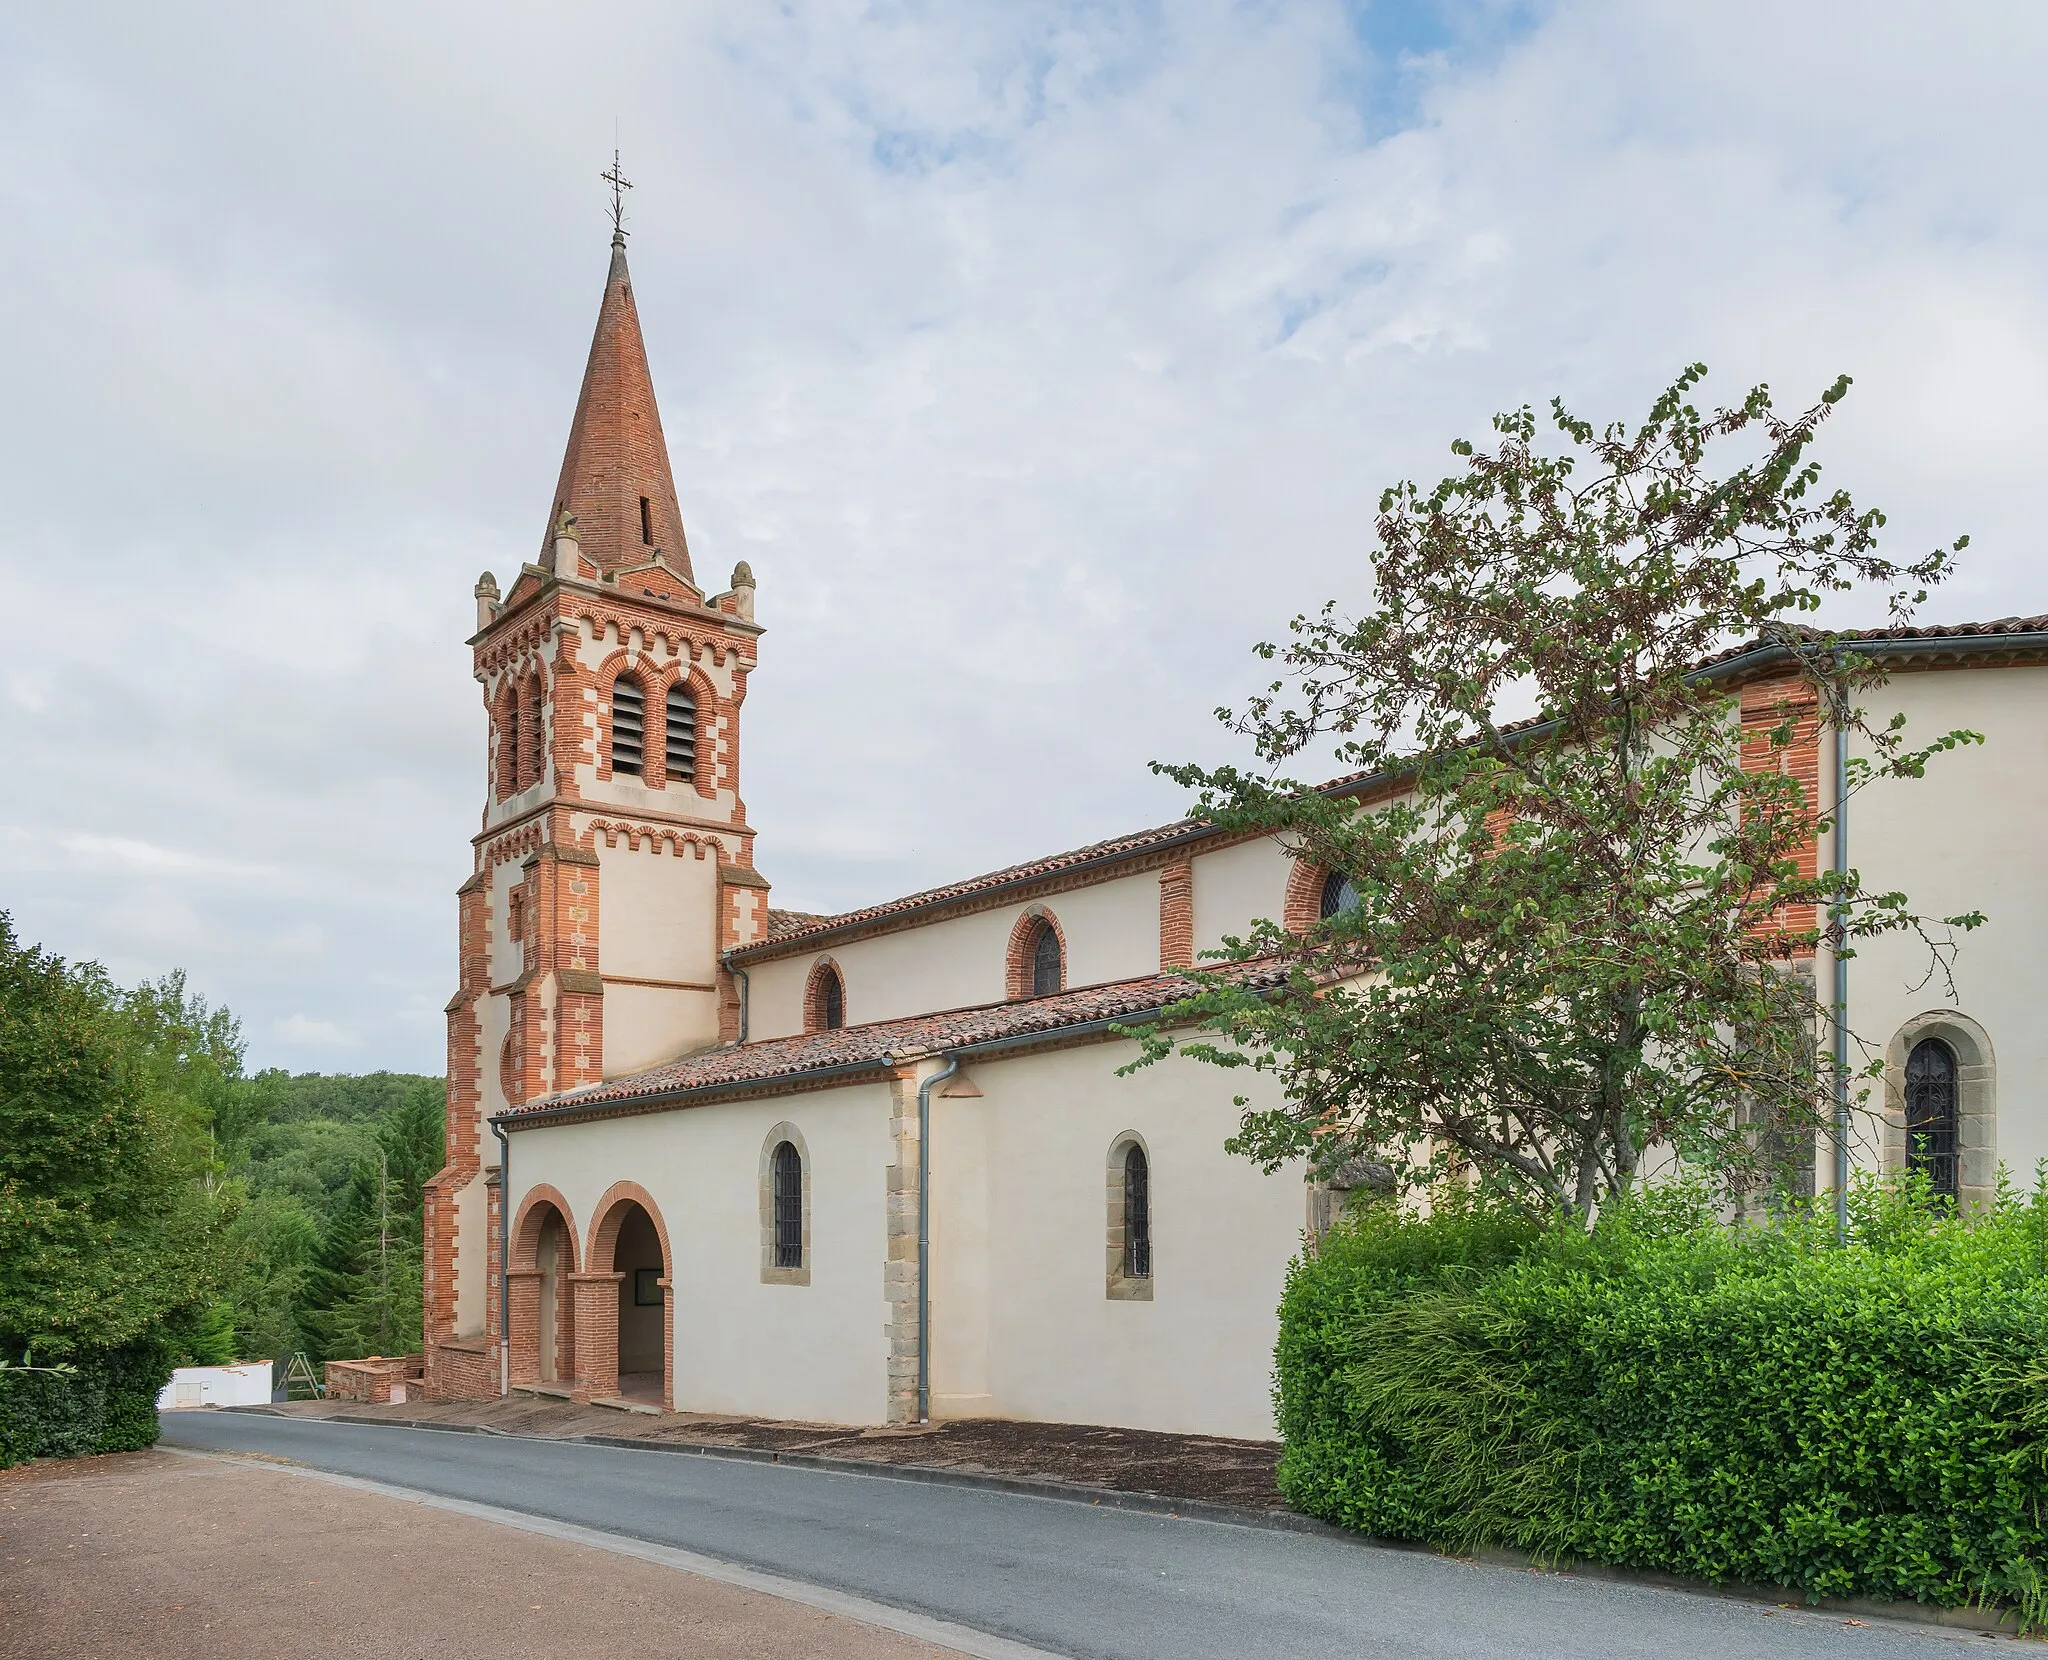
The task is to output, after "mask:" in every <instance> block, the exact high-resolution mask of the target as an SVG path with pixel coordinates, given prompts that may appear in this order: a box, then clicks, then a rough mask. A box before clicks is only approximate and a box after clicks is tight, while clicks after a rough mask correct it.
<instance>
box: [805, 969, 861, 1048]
mask: <svg viewBox="0 0 2048 1660" xmlns="http://www.w3.org/2000/svg"><path fill="white" fill-rule="evenodd" d="M827 980H837V981H838V982H839V1024H840V1025H842V1026H845V1025H848V1024H850V1022H849V1021H848V1020H847V1018H846V972H845V970H843V969H842V968H840V966H839V964H838V963H837V962H835V961H834V960H833V959H832V958H830V957H820V958H819V959H818V960H817V961H816V962H814V963H812V964H811V970H810V973H809V974H808V975H807V976H806V977H805V979H804V1030H805V1031H806V1032H822V1031H824V1030H826V1026H825V985H826V982H827Z"/></svg>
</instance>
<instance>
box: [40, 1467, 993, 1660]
mask: <svg viewBox="0 0 2048 1660" xmlns="http://www.w3.org/2000/svg"><path fill="white" fill-rule="evenodd" d="M444 1439H446V1438H445V1437H444ZM952 1652H953V1651H951V1650H943V1649H938V1648H934V1647H933V1646H932V1645H931V1644H930V1643H928V1642H919V1641H916V1640H914V1639H912V1638H910V1637H907V1636H903V1635H899V1634H897V1633H895V1632H891V1631H882V1630H878V1629H876V1628H875V1627H874V1626H871V1625H867V1624H864V1623H861V1622H859V1621H856V1620H854V1619H850V1618H847V1617H846V1616H845V1615H844V1614H835V1613H831V1612H827V1611H823V1610H820V1609H816V1608H810V1607H804V1606H801V1605H799V1604H797V1603H793V1602H789V1601H785V1600H783V1599H782V1598H779V1597H776V1596H772V1595H765V1594H763V1593H762V1592H760V1591H758V1590H750V1589H745V1588H742V1587H738V1586H734V1585H730V1584H721V1583H719V1582H717V1581H715V1580H712V1579H709V1578H704V1577H700V1576H698V1575H696V1574H691V1573H679V1572H677V1571H676V1570H675V1569H674V1568H673V1567H668V1566H663V1565H660V1564H659V1563H655V1562H646V1561H635V1560H631V1559H622V1558H621V1557H619V1556H618V1555H616V1554H613V1553H611V1552H609V1551H606V1550H602V1549H597V1548H593V1547H592V1546H589V1545H584V1544H575V1543H569V1542H567V1541H564V1540H562V1539H557V1538H547V1537H541V1536H536V1535H534V1534H531V1533H526V1532H518V1531H514V1530H512V1529H509V1528H506V1527H501V1526H497V1525H494V1524H493V1523H491V1522H488V1521H482V1520H477V1519H475V1518H472V1517H469V1516H464V1515H451V1514H448V1513H447V1512H446V1511H443V1510H438V1509H430V1508H427V1507H425V1506H422V1505H419V1504H413V1503H406V1502H404V1501H403V1500H400V1499H395V1498H388V1497H382V1496H378V1495H375V1494H371V1493H366V1492H363V1491H360V1490H355V1489H351V1488H348V1487H344V1486H340V1485H336V1484H335V1483H332V1482H326V1481H309V1480H306V1479H304V1478H302V1477H299V1476H295V1475H292V1474H289V1473H286V1472H285V1471H283V1470H281V1469H264V1468H263V1467H261V1466H260V1465H247V1464H245V1465H241V1466H239V1467H238V1466H237V1465H234V1464H230V1463H227V1462H224V1461H221V1460H216V1459H196V1458H181V1457H178V1456H176V1455H174V1454H171V1453H161V1452H158V1453H123V1454H117V1455H115V1456H112V1457H107V1458H86V1459H76V1460H72V1461H70V1462H67V1463H62V1464H42V1465H32V1466H29V1467H27V1468H25V1469H20V1470H13V1471H7V1472H4V1473H0V1655H4V1656H6V1657H7V1660H31V1657H33V1660H57V1657H59V1656H62V1657H64V1660H101V1657H104V1660H188V1657H189V1660H199V1657H202V1656H203V1657H205V1660H227V1657H236V1656H243V1655H280V1656H289V1657H291V1660H330V1657H331V1660H426V1657H428V1656H433V1657H440V1656H448V1657H451V1660H452V1657H454V1656H470V1655H490V1656H493V1657H494V1660H497V1657H505V1660H528V1657H531V1660H618V1657H619V1656H622V1655H630V1656H640V1657H643V1660H657V1657H666V1656H672V1655H674V1656H681V1655H688V1656H691V1657H692V1660H699V1657H702V1660H714V1657H715V1660H725V1657H731V1660H742V1657H747V1660H756V1657H759V1660H797V1657H800V1656H819V1657H821V1660H929V1657H931V1656H934V1655H940V1654H945V1655H948V1656H949V1657H950V1656H951V1655H952Z"/></svg>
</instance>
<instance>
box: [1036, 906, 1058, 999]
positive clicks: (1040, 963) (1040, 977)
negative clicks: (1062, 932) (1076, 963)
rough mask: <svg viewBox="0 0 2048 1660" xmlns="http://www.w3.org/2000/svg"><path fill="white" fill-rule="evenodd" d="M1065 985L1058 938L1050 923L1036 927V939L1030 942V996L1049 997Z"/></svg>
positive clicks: (1042, 923)
mask: <svg viewBox="0 0 2048 1660" xmlns="http://www.w3.org/2000/svg"><path fill="white" fill-rule="evenodd" d="M1065 983H1066V964H1065V963H1063V962H1062V961H1061V960H1060V937H1059V935H1058V934H1057V933H1056V932H1055V931H1054V930H1053V925H1052V924H1051V923H1050V922H1041V923H1040V924H1039V925H1038V938H1037V939H1035V940H1033V941H1032V942H1031V995H1032V996H1033V997H1050V996H1051V995H1052V994H1053V993H1054V992H1056V991H1058V990H1060V989H1061V988H1062V986H1063V985H1064V984H1065Z"/></svg>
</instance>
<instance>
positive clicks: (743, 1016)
mask: <svg viewBox="0 0 2048 1660" xmlns="http://www.w3.org/2000/svg"><path fill="white" fill-rule="evenodd" d="M718 960H719V962H720V963H721V964H723V965H724V968H725V971H726V973H728V974H730V975H732V976H733V977H734V978H735V979H737V980H738V981H739V983H740V1035H739V1036H738V1037H736V1038H734V1039H733V1042H734V1043H745V1042H746V1041H747V992H748V991H749V990H750V989H751V988H750V985H749V982H748V980H747V971H746V970H745V969H743V968H742V967H740V965H739V964H738V963H736V962H734V961H733V960H732V953H731V952H730V951H728V952H726V953H725V955H724V956H722V957H720V958H719V959H718Z"/></svg>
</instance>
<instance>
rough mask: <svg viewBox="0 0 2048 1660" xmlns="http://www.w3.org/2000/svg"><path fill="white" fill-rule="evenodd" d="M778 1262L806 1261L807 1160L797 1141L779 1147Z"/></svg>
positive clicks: (783, 1265)
mask: <svg viewBox="0 0 2048 1660" xmlns="http://www.w3.org/2000/svg"><path fill="white" fill-rule="evenodd" d="M774 1181H775V1266H776V1267H778V1268H801V1267H802V1266H803V1265H804V1160H803V1155H802V1154H801V1153H799V1152H798V1151H797V1150H796V1144H795V1143H794V1142H788V1141H783V1142H778V1143H777V1144H776V1147H775V1174H774Z"/></svg>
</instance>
